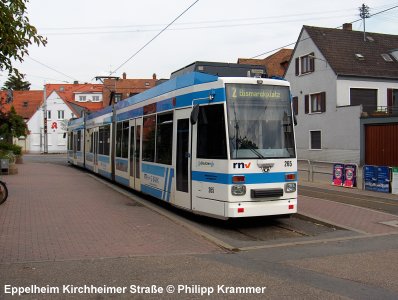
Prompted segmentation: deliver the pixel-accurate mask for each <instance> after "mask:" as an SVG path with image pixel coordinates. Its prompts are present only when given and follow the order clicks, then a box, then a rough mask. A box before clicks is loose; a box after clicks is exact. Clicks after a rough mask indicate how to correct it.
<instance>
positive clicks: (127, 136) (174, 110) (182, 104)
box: [67, 70, 297, 219]
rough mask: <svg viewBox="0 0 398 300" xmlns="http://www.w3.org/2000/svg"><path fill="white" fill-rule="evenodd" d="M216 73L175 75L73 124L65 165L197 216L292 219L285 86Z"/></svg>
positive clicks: (291, 144) (293, 178)
mask: <svg viewBox="0 0 398 300" xmlns="http://www.w3.org/2000/svg"><path fill="white" fill-rule="evenodd" d="M219 73H222V72H217V74H209V73H204V72H198V71H197V70H194V71H187V72H177V74H176V76H174V77H173V76H172V78H171V79H170V80H168V81H166V82H164V83H162V84H160V85H157V86H155V87H153V88H151V89H149V90H147V91H145V92H143V93H140V94H137V95H134V96H132V97H130V98H127V99H125V100H122V101H120V102H118V103H115V104H113V105H112V106H109V107H106V108H104V109H103V110H100V111H97V112H94V113H91V114H88V115H86V116H84V117H82V118H79V119H72V120H70V121H69V124H68V129H67V131H68V162H69V163H70V164H73V165H77V166H80V167H83V168H85V169H88V170H90V171H92V172H94V173H96V174H98V175H101V176H103V177H106V178H108V179H110V180H112V181H115V182H117V183H119V184H122V185H125V186H126V187H129V188H131V189H134V190H136V191H139V192H142V193H144V194H148V195H151V196H153V197H156V198H158V199H160V200H162V201H166V202H168V203H170V204H171V205H174V206H177V207H179V208H182V209H185V210H189V211H191V212H193V213H196V214H202V215H208V216H211V217H215V218H221V219H228V218H240V217H254V216H267V215H268V216H269V215H290V214H294V213H296V212H297V158H296V146H295V135H294V125H295V124H294V123H295V118H294V115H293V113H292V103H291V94H290V85H289V83H288V82H287V81H285V80H277V79H269V78H261V77H235V76H234V77H228V76H224V75H220V74H219ZM224 73H225V74H226V75H228V71H226V72H224ZM248 73H250V72H248Z"/></svg>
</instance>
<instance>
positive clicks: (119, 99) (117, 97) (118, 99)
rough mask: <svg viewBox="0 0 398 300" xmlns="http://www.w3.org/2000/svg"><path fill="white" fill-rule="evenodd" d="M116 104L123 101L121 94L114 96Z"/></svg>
mask: <svg viewBox="0 0 398 300" xmlns="http://www.w3.org/2000/svg"><path fill="white" fill-rule="evenodd" d="M114 97H115V98H114V100H115V101H114V103H118V102H119V101H121V100H122V94H120V93H115V95H114Z"/></svg>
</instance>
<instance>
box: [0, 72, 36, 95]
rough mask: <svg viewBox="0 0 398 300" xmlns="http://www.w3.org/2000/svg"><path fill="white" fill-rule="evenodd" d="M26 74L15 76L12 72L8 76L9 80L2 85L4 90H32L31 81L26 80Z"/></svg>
mask: <svg viewBox="0 0 398 300" xmlns="http://www.w3.org/2000/svg"><path fill="white" fill-rule="evenodd" d="M24 78H25V75H24V74H20V76H15V75H13V74H10V76H8V79H7V81H6V82H5V83H4V86H3V87H2V89H3V90H13V91H29V90H30V82H29V81H24V80H23V79H24Z"/></svg>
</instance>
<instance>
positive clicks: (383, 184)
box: [376, 167, 390, 193]
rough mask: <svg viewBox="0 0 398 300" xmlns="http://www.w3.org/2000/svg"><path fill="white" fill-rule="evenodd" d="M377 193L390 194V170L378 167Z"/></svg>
mask: <svg viewBox="0 0 398 300" xmlns="http://www.w3.org/2000/svg"><path fill="white" fill-rule="evenodd" d="M376 191H377V192H381V193H389V192H390V168H389V167H377V186H376Z"/></svg>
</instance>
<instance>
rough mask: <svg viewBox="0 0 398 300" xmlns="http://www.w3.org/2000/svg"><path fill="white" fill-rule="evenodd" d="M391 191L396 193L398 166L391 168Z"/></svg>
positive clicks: (397, 187) (397, 188)
mask: <svg viewBox="0 0 398 300" xmlns="http://www.w3.org/2000/svg"><path fill="white" fill-rule="evenodd" d="M391 193H392V194H396V195H398V167H393V168H392V182H391Z"/></svg>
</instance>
